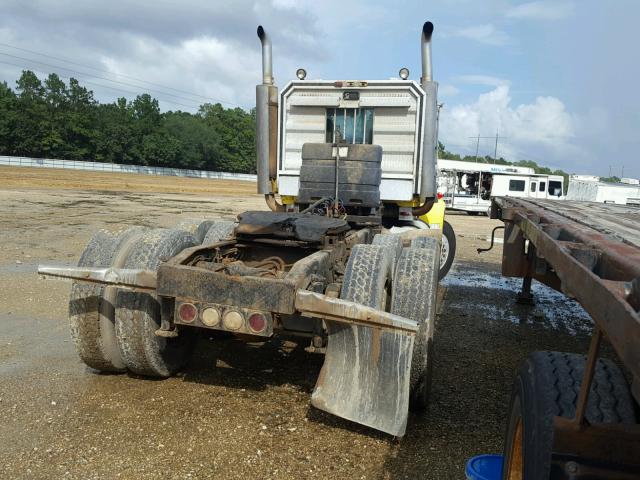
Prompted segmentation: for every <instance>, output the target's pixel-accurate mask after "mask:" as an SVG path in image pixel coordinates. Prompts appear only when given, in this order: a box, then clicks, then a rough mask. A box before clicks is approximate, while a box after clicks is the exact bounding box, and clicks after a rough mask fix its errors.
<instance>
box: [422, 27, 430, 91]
mask: <svg viewBox="0 0 640 480" xmlns="http://www.w3.org/2000/svg"><path fill="white" fill-rule="evenodd" d="M431 35H433V23H431V22H425V23H424V25H423V26H422V45H421V51H422V77H420V83H421V84H422V85H424V84H425V82H432V81H433V67H432V64H431Z"/></svg>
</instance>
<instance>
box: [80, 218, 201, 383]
mask: <svg viewBox="0 0 640 480" xmlns="http://www.w3.org/2000/svg"><path fill="white" fill-rule="evenodd" d="M196 243H197V241H196V239H195V238H194V237H193V235H191V234H190V233H188V232H185V231H182V230H166V229H155V230H144V229H140V228H134V229H130V230H127V231H126V232H124V233H122V234H121V235H119V236H116V235H113V234H109V233H108V232H98V233H97V234H96V235H95V236H94V238H93V239H92V240H91V241H90V242H89V245H88V246H87V248H86V249H85V252H84V253H83V255H82V257H81V259H80V265H81V266H94V267H116V268H134V269H147V270H155V269H157V267H158V266H159V264H160V262H161V261H163V260H165V259H168V258H171V257H173V256H175V255H176V254H178V253H179V252H180V251H182V250H184V249H185V248H188V247H191V246H194V245H196ZM69 314H70V322H71V333H72V337H73V338H74V340H75V343H76V347H77V351H78V354H79V356H80V358H81V360H82V361H83V362H84V363H85V364H86V365H88V366H89V367H91V368H93V369H95V370H98V371H101V372H123V371H125V370H128V371H130V372H132V373H135V374H139V375H146V376H153V377H168V376H170V375H172V374H173V373H175V372H176V371H177V370H178V369H179V368H180V367H182V366H183V365H184V363H185V362H186V361H187V359H188V357H189V355H190V353H191V350H192V347H193V341H194V338H195V337H194V336H193V333H194V331H193V330H190V329H183V330H182V331H180V334H179V335H178V336H177V337H173V338H164V337H159V336H157V335H156V334H155V332H156V330H157V329H158V328H160V305H159V302H158V299H157V298H156V297H155V296H154V295H150V294H146V293H138V292H129V291H124V290H117V289H115V288H114V287H103V286H100V285H86V284H81V283H76V284H74V285H73V286H72V293H71V300H70V304H69Z"/></svg>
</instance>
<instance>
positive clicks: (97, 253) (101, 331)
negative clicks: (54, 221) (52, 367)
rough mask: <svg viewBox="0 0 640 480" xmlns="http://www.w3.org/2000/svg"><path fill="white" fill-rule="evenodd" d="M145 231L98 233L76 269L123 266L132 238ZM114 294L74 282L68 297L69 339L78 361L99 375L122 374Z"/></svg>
mask: <svg viewBox="0 0 640 480" xmlns="http://www.w3.org/2000/svg"><path fill="white" fill-rule="evenodd" d="M143 232H144V229H143V228H141V227H133V228H130V229H128V230H125V231H122V232H111V231H108V230H99V231H98V232H96V233H95V235H94V236H93V237H92V238H91V240H90V241H89V243H88V244H87V247H86V248H85V250H84V252H83V253H82V255H81V257H80V260H79V261H78V266H79V267H116V268H118V267H122V266H123V265H124V261H125V260H126V254H127V252H128V250H129V248H130V247H131V245H132V243H133V241H134V240H135V238H137V236H138V235H140V234H142V233H143ZM115 294H116V291H115V289H114V288H113V287H105V286H103V285H99V284H89V283H82V282H73V283H72V285H71V294H70V298H69V326H70V329H71V338H72V339H73V342H74V344H75V347H76V351H77V353H78V356H79V357H80V359H81V360H82V361H83V362H84V363H85V364H86V365H87V366H89V367H91V368H93V369H95V370H98V371H101V372H123V371H125V370H126V365H125V363H124V361H123V360H122V356H121V355H120V351H119V349H118V344H117V341H116V333H115V311H114V305H115Z"/></svg>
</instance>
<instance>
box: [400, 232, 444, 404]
mask: <svg viewBox="0 0 640 480" xmlns="http://www.w3.org/2000/svg"><path fill="white" fill-rule="evenodd" d="M422 240H424V241H423V242H422V244H421V247H420V248H414V247H411V248H405V249H404V250H402V254H401V256H400V258H399V259H398V266H397V268H396V273H395V277H394V282H393V293H392V296H391V298H392V301H391V313H393V314H396V315H400V316H402V317H405V318H410V319H411V320H415V321H416V322H418V324H419V329H418V332H417V333H416V338H415V341H414V344H413V356H412V358H411V376H410V378H411V381H410V388H411V390H410V392H411V393H410V395H411V396H410V397H409V406H410V407H411V408H412V409H413V410H424V409H426V408H427V405H428V401H429V391H430V388H431V371H432V365H433V331H434V328H435V314H436V311H435V307H436V290H437V288H438V260H439V254H438V241H437V240H436V239H435V238H429V237H422Z"/></svg>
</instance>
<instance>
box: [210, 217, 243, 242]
mask: <svg viewBox="0 0 640 480" xmlns="http://www.w3.org/2000/svg"><path fill="white" fill-rule="evenodd" d="M209 222H211V223H209V224H208V225H206V222H203V230H204V229H205V228H206V234H205V235H204V237H203V239H202V245H211V244H214V243H217V242H219V241H220V240H221V239H223V238H227V237H228V236H230V235H231V233H232V232H233V229H234V228H235V226H236V224H235V223H234V222H232V221H230V220H209Z"/></svg>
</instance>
